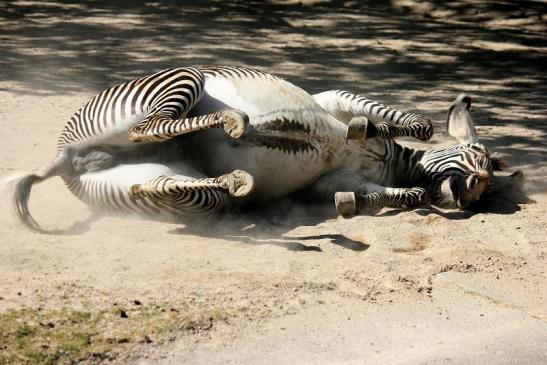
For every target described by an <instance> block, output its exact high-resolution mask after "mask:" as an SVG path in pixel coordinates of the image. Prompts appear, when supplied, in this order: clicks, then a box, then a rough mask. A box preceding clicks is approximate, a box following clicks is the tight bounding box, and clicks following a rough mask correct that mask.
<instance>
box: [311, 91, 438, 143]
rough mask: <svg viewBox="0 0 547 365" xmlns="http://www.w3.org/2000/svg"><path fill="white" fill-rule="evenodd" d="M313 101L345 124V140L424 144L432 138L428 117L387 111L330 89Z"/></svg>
mask: <svg viewBox="0 0 547 365" xmlns="http://www.w3.org/2000/svg"><path fill="white" fill-rule="evenodd" d="M313 98H314V99H315V100H316V101H317V102H318V103H319V105H321V107H323V109H325V110H326V111H327V112H328V113H330V114H332V115H333V116H335V117H336V118H338V119H339V120H340V121H342V122H344V123H347V124H348V132H347V136H346V138H347V139H362V138H364V139H368V138H373V137H380V138H384V139H390V138H395V137H403V136H406V137H414V138H416V139H419V140H422V141H427V140H429V139H430V138H431V137H432V136H433V125H432V124H431V121H430V120H429V119H428V118H426V117H424V116H422V115H419V114H409V113H403V112H400V111H397V110H394V109H391V108H389V107H387V106H385V105H383V104H379V103H377V102H374V101H372V100H369V99H367V98H365V97H363V96H360V95H355V94H352V93H349V92H347V91H340V90H331V91H326V92H323V93H320V94H315V95H313Z"/></svg>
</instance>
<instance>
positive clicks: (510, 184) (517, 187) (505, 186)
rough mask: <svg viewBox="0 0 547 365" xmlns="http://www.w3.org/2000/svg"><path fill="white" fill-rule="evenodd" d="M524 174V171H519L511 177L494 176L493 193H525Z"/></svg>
mask: <svg viewBox="0 0 547 365" xmlns="http://www.w3.org/2000/svg"><path fill="white" fill-rule="evenodd" d="M524 182H525V178H524V174H523V173H522V171H520V170H518V171H515V172H513V173H512V174H511V175H509V176H500V175H495V176H494V186H493V189H492V190H493V191H498V192H499V191H504V190H505V191H513V192H514V191H520V192H523V188H524Z"/></svg>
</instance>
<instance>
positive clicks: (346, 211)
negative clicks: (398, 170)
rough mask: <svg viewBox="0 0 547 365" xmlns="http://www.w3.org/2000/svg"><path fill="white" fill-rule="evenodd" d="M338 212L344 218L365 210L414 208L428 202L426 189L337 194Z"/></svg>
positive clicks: (390, 189)
mask: <svg viewBox="0 0 547 365" xmlns="http://www.w3.org/2000/svg"><path fill="white" fill-rule="evenodd" d="M334 202H335V205H336V211H337V212H338V214H339V215H341V216H343V217H350V216H353V215H355V214H358V213H359V211H361V210H363V209H365V208H372V209H381V208H386V207H389V208H412V207H416V206H419V205H422V204H426V203H427V202H428V195H427V192H426V190H425V189H423V188H419V187H415V188H385V189H384V191H374V192H370V193H366V194H358V193H354V192H337V193H336V194H335V195H334Z"/></svg>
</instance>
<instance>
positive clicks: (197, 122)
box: [128, 108, 249, 142]
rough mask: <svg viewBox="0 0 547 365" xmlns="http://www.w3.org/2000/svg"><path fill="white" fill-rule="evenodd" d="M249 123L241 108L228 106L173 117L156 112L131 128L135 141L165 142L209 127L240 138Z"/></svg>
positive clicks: (131, 136)
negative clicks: (209, 112) (201, 112)
mask: <svg viewBox="0 0 547 365" xmlns="http://www.w3.org/2000/svg"><path fill="white" fill-rule="evenodd" d="M248 124H249V117H248V116H247V114H246V113H244V112H242V111H241V110H236V109H231V108H227V109H224V110H221V111H218V112H215V113H212V114H207V115H199V116H196V117H192V118H181V119H173V118H171V117H169V116H168V115H164V114H162V113H158V114H154V115H151V116H149V117H147V118H146V119H144V120H143V121H141V122H139V123H138V124H137V125H135V126H133V127H131V128H130V129H129V132H128V133H129V139H130V140H131V141H133V142H164V141H167V140H170V139H172V138H174V137H176V136H179V135H182V134H186V133H190V132H194V131H198V130H202V129H208V128H224V130H225V131H226V133H227V134H228V135H229V136H230V137H232V138H239V137H241V136H242V135H243V133H244V132H245V128H246V127H247V125H248Z"/></svg>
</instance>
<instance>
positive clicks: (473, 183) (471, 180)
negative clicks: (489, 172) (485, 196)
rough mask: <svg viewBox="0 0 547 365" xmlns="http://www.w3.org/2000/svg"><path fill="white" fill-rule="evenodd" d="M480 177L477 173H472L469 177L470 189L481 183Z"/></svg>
mask: <svg viewBox="0 0 547 365" xmlns="http://www.w3.org/2000/svg"><path fill="white" fill-rule="evenodd" d="M479 181H480V180H479V177H478V176H477V175H476V174H472V175H471V176H469V177H468V178H467V188H468V189H471V190H472V189H475V188H476V187H477V185H479Z"/></svg>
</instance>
